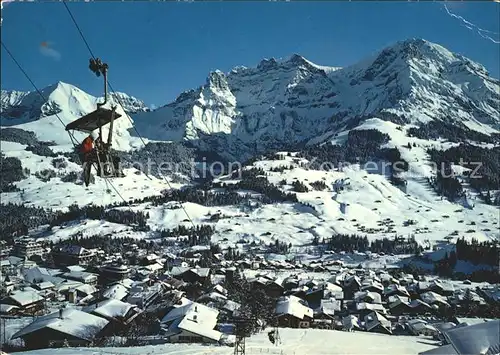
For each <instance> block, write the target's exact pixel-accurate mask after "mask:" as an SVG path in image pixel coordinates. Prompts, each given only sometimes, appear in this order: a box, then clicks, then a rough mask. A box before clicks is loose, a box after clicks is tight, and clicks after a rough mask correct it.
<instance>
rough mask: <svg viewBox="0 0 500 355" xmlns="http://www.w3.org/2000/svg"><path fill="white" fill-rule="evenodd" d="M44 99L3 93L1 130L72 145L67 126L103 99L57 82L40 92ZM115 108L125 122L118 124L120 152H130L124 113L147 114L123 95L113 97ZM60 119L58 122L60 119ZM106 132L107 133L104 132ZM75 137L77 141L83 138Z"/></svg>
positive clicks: (141, 104) (32, 94) (143, 107)
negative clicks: (11, 129) (29, 133)
mask: <svg viewBox="0 0 500 355" xmlns="http://www.w3.org/2000/svg"><path fill="white" fill-rule="evenodd" d="M41 92H42V94H43V96H44V98H45V99H44V98H42V97H41V95H40V94H39V93H38V92H36V91H32V92H20V91H6V90H2V93H1V108H2V126H11V127H17V128H22V129H25V130H29V131H33V132H35V134H36V135H37V137H38V139H40V140H44V141H53V142H55V143H57V144H61V145H66V144H68V143H70V140H69V136H68V134H67V133H66V132H65V131H64V127H63V125H62V124H61V122H60V121H59V118H60V119H61V120H62V121H63V123H64V125H66V124H68V123H70V122H71V121H74V120H76V119H77V118H79V117H81V116H83V115H86V114H88V113H90V112H91V111H93V110H95V109H96V104H97V103H98V102H103V101H104V98H103V97H94V96H92V95H89V94H87V93H86V92H84V91H82V90H81V89H79V88H77V87H76V86H73V85H70V84H67V83H63V82H58V83H56V84H54V85H51V86H48V87H46V88H44V89H42V90H41ZM109 104H116V105H117V111H118V112H119V113H120V114H122V116H123V117H122V118H121V119H119V120H117V121H116V126H115V130H114V131H115V138H116V146H115V148H117V149H125V150H126V149H129V146H130V141H131V140H133V139H131V137H130V134H129V133H128V129H130V128H131V127H132V123H131V122H130V120H129V119H127V118H126V116H125V113H124V112H123V111H126V112H127V113H129V114H131V113H135V112H139V111H145V110H147V107H146V105H145V104H144V102H142V101H141V100H139V99H137V98H135V97H132V96H129V95H127V94H124V93H119V92H117V93H112V94H110V97H109V100H108V105H109ZM57 116H59V118H58V117H57ZM105 131H106V130H105ZM80 136H81V135H80V134H78V133H76V134H75V137H77V138H80Z"/></svg>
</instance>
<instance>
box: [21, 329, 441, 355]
mask: <svg viewBox="0 0 500 355" xmlns="http://www.w3.org/2000/svg"><path fill="white" fill-rule="evenodd" d="M279 332H280V337H281V342H280V344H278V345H273V344H271V342H270V341H269V339H268V337H267V331H266V332H261V333H259V334H256V335H254V336H252V337H251V338H249V339H247V340H246V349H247V352H248V353H250V354H275V355H300V354H314V355H323V354H328V355H334V354H379V353H381V349H383V351H382V352H383V353H389V354H408V355H410V354H415V355H416V354H418V353H420V352H423V351H426V350H430V349H432V348H434V347H436V344H435V342H433V341H432V340H430V339H429V338H425V337H411V336H390V335H383V334H374V333H367V332H351V333H349V332H342V331H331V330H321V329H304V330H302V329H288V328H286V329H280V331H279ZM233 351H234V350H233V349H232V348H228V347H226V346H211V347H210V346H206V345H198V344H185V345H184V344H164V345H152V346H141V347H129V348H72V349H70V350H66V349H50V350H48V349H44V350H37V351H31V352H22V353H19V354H20V355H21V354H22V355H31V354H40V355H49V354H51V355H69V354H75V353H76V354H81V355H87V354H88V355H90V354H116V355H118V354H151V355H153V354H158V355H159V354H170V355H185V354H192V355H202V354H203V355H204V354H214V355H228V354H232V353H233Z"/></svg>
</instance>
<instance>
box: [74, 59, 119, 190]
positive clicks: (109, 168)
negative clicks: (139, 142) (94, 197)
mask: <svg viewBox="0 0 500 355" xmlns="http://www.w3.org/2000/svg"><path fill="white" fill-rule="evenodd" d="M108 68H109V67H108V64H106V63H103V62H102V61H101V60H100V59H99V58H95V59H94V58H91V59H90V61H89V69H90V70H91V71H92V72H93V73H94V74H96V76H97V77H99V76H101V74H102V76H103V78H104V102H102V103H97V109H96V110H95V111H93V112H91V113H89V114H87V115H85V116H83V117H80V118H79V119H77V120H75V121H73V122H71V123H69V124H68V125H66V131H68V132H69V131H79V132H83V133H86V134H90V133H91V132H93V131H95V130H99V144H95V150H96V157H97V168H96V170H97V175H98V176H101V177H106V178H113V177H123V176H124V175H123V173H122V172H121V169H120V168H119V164H117V161H118V158H117V157H115V156H113V154H112V152H111V145H112V140H113V124H114V121H115V120H116V119H118V118H120V117H121V116H122V115H120V114H119V113H117V112H116V106H115V105H113V106H112V107H111V109H107V108H104V107H103V106H104V105H105V104H106V103H107V102H108V76H107V74H108ZM107 124H109V132H108V139H107V142H104V140H103V134H102V127H103V126H105V125H107ZM70 138H71V141H72V143H73V145H75V146H79V144H80V143H79V142H75V139H74V136H73V134H70ZM92 165H93V164H92V162H85V163H84V164H83V170H84V179H85V182H86V183H88V182H89V181H90V170H91V168H92Z"/></svg>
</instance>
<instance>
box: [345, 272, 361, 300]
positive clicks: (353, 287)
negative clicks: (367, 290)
mask: <svg viewBox="0 0 500 355" xmlns="http://www.w3.org/2000/svg"><path fill="white" fill-rule="evenodd" d="M360 289H361V280H360V279H359V277H358V276H349V277H347V278H346V279H345V280H344V286H343V290H344V297H345V298H347V299H352V297H353V296H354V293H355V292H357V291H359V290H360Z"/></svg>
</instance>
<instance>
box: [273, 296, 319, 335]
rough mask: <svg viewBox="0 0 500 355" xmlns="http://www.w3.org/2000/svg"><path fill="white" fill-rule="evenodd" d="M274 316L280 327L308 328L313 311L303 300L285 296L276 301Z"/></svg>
mask: <svg viewBox="0 0 500 355" xmlns="http://www.w3.org/2000/svg"><path fill="white" fill-rule="evenodd" d="M276 315H277V318H278V324H279V326H280V327H286V328H309V326H310V323H311V321H312V319H313V310H312V309H311V308H309V306H308V305H307V302H305V301H304V300H302V299H300V298H298V297H295V296H287V297H283V298H282V299H280V300H278V302H277V304H276Z"/></svg>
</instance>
